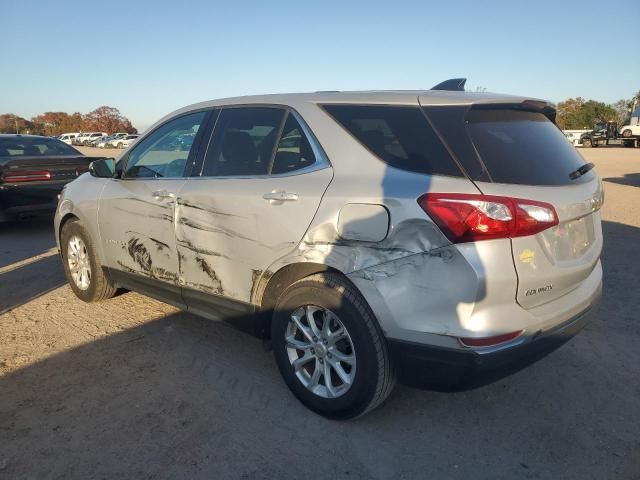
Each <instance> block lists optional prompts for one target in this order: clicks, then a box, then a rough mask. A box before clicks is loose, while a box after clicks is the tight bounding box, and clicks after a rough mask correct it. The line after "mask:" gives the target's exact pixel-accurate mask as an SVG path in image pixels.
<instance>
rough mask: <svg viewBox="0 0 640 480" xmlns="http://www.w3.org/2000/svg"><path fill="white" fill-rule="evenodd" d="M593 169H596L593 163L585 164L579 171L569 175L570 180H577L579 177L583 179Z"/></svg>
mask: <svg viewBox="0 0 640 480" xmlns="http://www.w3.org/2000/svg"><path fill="white" fill-rule="evenodd" d="M593 167H595V165H594V164H593V163H585V164H584V165H582V166H581V167H580V168H578V169H577V170H574V171H573V172H571V173H570V174H569V178H570V179H571V180H575V179H576V178H578V177H581V176H582V175H584V174H585V173H587V172H588V171H589V170H591V169H592V168H593Z"/></svg>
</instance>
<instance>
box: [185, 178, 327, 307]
mask: <svg viewBox="0 0 640 480" xmlns="http://www.w3.org/2000/svg"><path fill="white" fill-rule="evenodd" d="M331 178H332V170H331V168H325V169H322V170H317V171H314V172H309V173H305V174H301V175H290V176H280V177H277V176H273V177H256V178H214V177H211V178H204V177H203V178H193V179H189V180H187V183H186V184H185V187H184V188H183V189H182V192H181V194H180V197H179V198H178V207H177V212H176V218H177V228H176V238H177V248H178V255H179V260H180V272H181V278H182V280H183V284H184V286H185V287H186V289H193V290H198V291H201V292H207V293H211V294H214V295H221V296H225V297H227V298H229V299H233V300H237V301H241V302H246V303H249V302H250V301H251V297H252V292H253V291H254V290H255V287H256V285H257V283H258V280H259V279H260V278H261V277H262V276H263V275H264V274H265V271H266V270H267V268H268V267H269V265H270V264H271V263H273V262H274V261H275V260H276V259H278V258H281V257H284V256H287V255H288V254H289V253H290V252H292V251H293V250H294V249H295V248H296V245H297V244H298V243H299V242H300V240H301V239H302V237H303V236H304V234H305V232H306V230H307V227H308V226H309V224H310V223H311V221H312V219H313V216H314V215H315V213H316V210H317V209H318V204H319V203H320V199H321V198H322V195H323V193H324V191H325V189H326V187H327V185H328V184H329V182H330V181H331ZM274 191H286V192H289V193H293V194H295V195H296V196H297V199H296V200H295V201H277V200H269V199H265V198H264V195H265V194H269V193H271V192H274ZM185 296H188V291H187V290H185Z"/></svg>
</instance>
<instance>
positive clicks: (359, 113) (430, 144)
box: [323, 105, 463, 177]
mask: <svg viewBox="0 0 640 480" xmlns="http://www.w3.org/2000/svg"><path fill="white" fill-rule="evenodd" d="M323 108H324V109H325V110H326V111H327V112H328V113H329V114H330V115H331V116H332V117H333V118H334V119H335V120H336V121H337V122H338V123H339V124H340V125H342V126H343V127H344V128H345V129H346V130H347V131H348V132H349V133H351V134H352V135H353V136H354V137H355V138H356V139H357V140H358V141H359V142H360V143H361V144H362V145H364V146H365V147H366V148H367V149H369V150H370V151H371V152H372V153H373V154H374V155H376V156H377V157H378V158H379V159H380V160H382V161H383V162H385V163H386V164H388V165H390V166H392V167H395V168H399V169H402V170H408V171H411V172H417V173H426V174H430V175H433V174H436V175H448V176H453V177H462V176H463V173H462V171H461V170H460V168H459V167H458V166H457V164H456V163H455V161H454V160H453V158H451V156H450V155H449V153H448V152H447V150H446V148H445V147H444V146H443V145H442V143H441V142H440V140H439V139H438V136H437V135H436V133H435V132H434V131H433V129H432V128H431V126H430V125H429V122H428V121H427V119H426V117H425V116H424V114H423V113H422V111H421V110H420V108H418V107H397V106H377V105H324V106H323Z"/></svg>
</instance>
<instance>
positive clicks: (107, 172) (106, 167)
mask: <svg viewBox="0 0 640 480" xmlns="http://www.w3.org/2000/svg"><path fill="white" fill-rule="evenodd" d="M115 171H116V160H115V158H101V159H99V160H94V161H93V162H91V163H90V164H89V173H90V174H91V176H92V177H97V178H113V175H114V173H115Z"/></svg>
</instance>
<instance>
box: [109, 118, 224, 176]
mask: <svg viewBox="0 0 640 480" xmlns="http://www.w3.org/2000/svg"><path fill="white" fill-rule="evenodd" d="M214 109H215V107H206V108H198V109H195V110H190V111H188V112H183V113H181V114H179V115H175V116H173V117H171V118H168V119H167V120H166V121H164V122H162V123H161V124H159V125H157V126H156V127H155V128H154V129H153V130H150V131H148V132H147V133H145V134H144V135H139V136H138V138H137V142H136V144H135V145H134V146H133V147H132V149H131V150H130V151H128V152H127V153H126V154H125V156H124V157H122V158H121V159H120V162H122V168H121V169H120V172H121V173H120V176H119V177H117V179H118V180H126V181H136V180H179V179H183V178H189V177H190V175H191V170H192V169H190V170H189V171H186V172H184V174H183V175H181V176H179V177H127V176H125V173H126V171H127V167H128V166H129V156H130V155H131V153H132V152H134V151H135V149H136V147H137V146H138V145H139V144H140V143H141V141H142V140H144V139H146V138H147V137H149V136H151V135H153V134H154V133H155V132H157V131H158V130H159V129H161V128H162V127H164V126H165V125H167V124H168V123H170V122H173V121H174V120H177V119H179V118H182V117H186V116H189V115H193V114H194V113H200V112H205V116H204V119H203V122H202V124H201V126H200V128H198V132H197V133H196V138H194V141H193V145H192V146H191V150H190V151H189V157H190V156H191V154H192V153H193V155H194V161H193V162H192V163H191V165H192V166H195V165H196V164H197V159H198V153H199V151H200V146H201V145H200V144H201V143H202V136H203V135H204V132H205V128H203V127H207V126H208V123H209V119H210V118H211V114H212V111H213V110H214ZM201 132H202V135H201V134H200V133H201ZM120 162H118V163H120Z"/></svg>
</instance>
